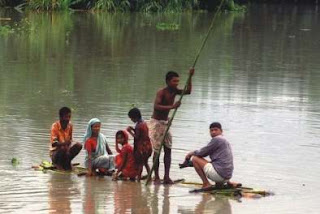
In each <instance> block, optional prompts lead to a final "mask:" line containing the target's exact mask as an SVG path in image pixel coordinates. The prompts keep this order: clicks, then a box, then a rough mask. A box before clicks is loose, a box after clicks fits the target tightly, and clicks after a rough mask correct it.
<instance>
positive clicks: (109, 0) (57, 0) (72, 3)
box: [0, 0, 240, 12]
mask: <svg viewBox="0 0 320 214" xmlns="http://www.w3.org/2000/svg"><path fill="white" fill-rule="evenodd" d="M221 1H225V9H230V10H239V8H240V7H238V6H237V4H235V2H234V1H235V0H214V1H206V0H28V1H24V0H12V1H10V0H0V6H12V7H16V8H19V9H21V8H26V9H31V10H38V11H52V10H68V9H81V10H83V9H84V10H103V11H109V12H125V11H140V12H181V11H184V10H193V9H195V10H197V9H208V10H212V9H214V8H215V7H216V6H217V5H219V3H220V2H221Z"/></svg>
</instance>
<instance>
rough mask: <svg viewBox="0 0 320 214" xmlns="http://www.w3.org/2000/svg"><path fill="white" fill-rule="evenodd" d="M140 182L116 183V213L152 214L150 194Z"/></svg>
mask: <svg viewBox="0 0 320 214" xmlns="http://www.w3.org/2000/svg"><path fill="white" fill-rule="evenodd" d="M146 191H147V189H146V187H145V186H144V184H141V183H138V182H130V181H126V182H116V184H115V191H114V213H118V214H122V213H146V214H148V213H151V207H150V205H149V204H148V197H147V196H148V192H146Z"/></svg>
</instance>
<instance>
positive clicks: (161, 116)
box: [149, 68, 194, 184]
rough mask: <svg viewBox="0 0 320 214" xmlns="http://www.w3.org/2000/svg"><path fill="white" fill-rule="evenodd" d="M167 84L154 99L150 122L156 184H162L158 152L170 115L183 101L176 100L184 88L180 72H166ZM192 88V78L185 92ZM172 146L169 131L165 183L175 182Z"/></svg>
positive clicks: (188, 92) (165, 141)
mask: <svg viewBox="0 0 320 214" xmlns="http://www.w3.org/2000/svg"><path fill="white" fill-rule="evenodd" d="M189 74H190V76H191V77H192V76H193V74H194V68H191V69H190V70H189ZM166 84H167V86H166V87H164V88H162V89H160V90H159V91H158V92H157V95H156V99H155V101H154V108H153V114H152V117H151V120H150V123H149V136H150V140H151V143H152V146H153V150H154V155H153V162H154V164H156V165H155V166H154V172H155V179H154V184H160V177H159V158H158V159H156V158H157V154H159V152H160V146H161V143H162V140H163V138H164V134H165V131H166V129H167V126H168V119H169V118H168V115H169V112H170V110H171V109H175V108H178V107H179V106H180V105H181V103H180V102H179V101H177V102H174V99H175V97H176V95H177V94H179V95H181V94H182V93H183V90H181V89H178V85H179V74H178V73H176V72H174V71H169V72H168V73H167V74H166ZM191 89H192V83H191V78H190V81H189V85H188V86H187V90H186V92H185V94H190V93H191ZM171 148H172V136H171V133H170V132H168V133H167V135H166V136H165V139H164V178H163V183H164V184H173V182H172V180H171V178H170V176H169V173H170V165H171Z"/></svg>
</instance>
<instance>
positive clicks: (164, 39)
mask: <svg viewBox="0 0 320 214" xmlns="http://www.w3.org/2000/svg"><path fill="white" fill-rule="evenodd" d="M0 14H1V15H0V17H11V18H12V20H11V21H6V22H3V21H1V23H0V24H1V25H4V24H5V23H6V24H9V25H10V24H11V25H12V26H13V27H14V28H15V33H13V34H6V35H1V36H0V38H1V39H0V133H1V135H0V198H1V200H0V212H1V213H35V212H36V213H226V214H230V213H246V214H247V213H318V212H319V209H320V205H319V203H318V198H319V196H320V194H319V191H318V189H319V188H320V182H319V175H320V164H319V161H318V159H319V157H320V156H319V154H320V143H319V136H320V135H319V133H320V113H319V112H320V84H319V81H320V70H319V68H320V61H319V58H320V52H319V49H320V39H319V38H320V29H319V24H320V17H319V8H317V7H313V6H302V5H299V7H297V6H288V5H284V6H283V7H279V6H276V5H271V6H270V5H269V6H267V5H252V6H251V7H249V9H248V11H247V12H246V13H234V14H228V13H224V14H223V15H222V16H220V17H219V18H218V19H217V21H216V23H215V30H214V33H213V34H211V35H210V37H209V39H208V42H207V44H206V46H205V48H204V50H203V52H202V53H201V56H200V58H199V61H198V64H197V65H196V74H195V76H194V79H193V91H192V94H191V95H190V96H186V97H184V99H183V104H182V106H181V107H180V108H179V110H178V113H177V114H176V117H175V119H174V123H173V126H172V129H171V131H172V133H173V140H174V144H173V158H172V168H171V176H172V178H173V179H179V178H184V179H186V180H187V181H193V182H200V180H199V178H198V177H197V175H196V173H195V172H194V170H193V169H192V168H188V169H183V170H180V169H179V168H178V163H179V162H181V161H182V160H183V157H184V156H185V154H186V153H187V152H188V151H190V150H193V149H197V148H200V147H201V146H203V145H205V144H206V143H207V142H208V140H209V133H208V126H209V124H210V123H211V122H213V121H220V122H221V123H222V125H223V128H224V134H225V136H226V138H228V139H229V141H230V143H231V145H232V149H233V153H234V164H235V170H234V176H233V179H232V180H233V181H237V182H241V183H242V184H243V185H245V186H250V187H255V188H259V189H266V190H272V191H273V192H275V195H274V196H272V197H267V198H262V199H259V200H254V199H247V198H243V199H242V200H241V201H242V202H241V203H240V202H239V201H236V200H233V199H230V198H221V197H214V196H211V195H207V194H190V193H188V191H189V190H190V189H192V188H194V186H191V185H181V184H180V185H175V186H171V187H168V186H153V185H150V186H145V185H144V184H143V183H142V184H139V183H132V182H112V181H111V179H110V178H86V177H77V176H76V175H61V174H53V173H42V172H37V171H33V170H32V169H31V168H30V166H31V165H34V164H37V163H39V162H41V161H42V160H49V156H48V148H49V143H48V141H49V129H50V126H51V124H52V123H53V122H54V121H55V120H56V119H57V118H58V109H59V108H60V107H62V106H69V107H71V108H72V109H73V114H72V121H73V124H74V128H75V132H74V138H75V140H77V141H81V140H82V136H83V134H84V132H85V127H86V123H87V122H88V121H89V120H90V119H91V118H92V117H98V118H100V119H101V121H102V132H103V133H104V134H105V135H106V136H107V138H108V141H109V144H110V146H111V148H112V149H113V150H114V135H115V133H116V131H117V130H119V129H124V128H126V127H127V126H128V125H132V123H131V121H130V120H129V119H128V117H127V112H128V110H129V109H130V107H131V106H132V105H135V106H137V107H139V108H140V109H141V111H142V114H143V116H144V118H145V119H149V118H150V116H151V113H152V106H153V100H154V97H155V93H156V91H157V89H159V88H160V87H162V86H164V84H165V82H164V75H165V73H166V72H167V71H168V70H176V71H178V72H179V73H180V74H181V82H180V85H181V86H183V84H184V82H185V80H186V77H187V70H188V68H189V67H190V66H191V65H192V63H193V60H194V57H195V55H196V52H197V50H198V48H199V46H200V44H201V41H202V39H203V38H204V35H205V33H206V31H207V29H208V26H209V25H210V21H211V18H212V14H207V13H183V14H165V15H161V14H151V15H145V14H105V13H97V14H94V13H77V12H74V13H53V14H46V13H28V14H20V13H16V12H14V11H8V10H5V11H4V10H1V12H0ZM161 22H166V23H174V24H178V26H179V30H176V31H161V30H158V29H157V28H156V25H157V23H161ZM13 23H17V24H18V26H19V27H15V26H14V24H13ZM18 28H19V29H18ZM13 157H15V158H17V159H18V160H19V161H20V164H18V165H17V166H12V164H11V159H12V158H13ZM83 161H84V152H83V151H82V152H81V154H80V155H79V156H78V157H77V158H76V159H75V160H74V162H79V163H81V164H83ZM160 172H161V175H163V169H161V170H160Z"/></svg>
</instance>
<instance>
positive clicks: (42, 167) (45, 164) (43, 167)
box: [31, 161, 87, 175]
mask: <svg viewBox="0 0 320 214" xmlns="http://www.w3.org/2000/svg"><path fill="white" fill-rule="evenodd" d="M31 168H33V169H34V170H37V171H42V172H43V173H47V172H54V173H59V174H77V175H82V174H86V173H87V169H86V168H84V167H81V166H79V163H75V164H72V170H70V171H66V170H58V169H57V168H56V167H55V166H54V165H53V164H52V163H51V162H49V161H42V162H41V163H40V164H39V165H35V166H32V167H31Z"/></svg>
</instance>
